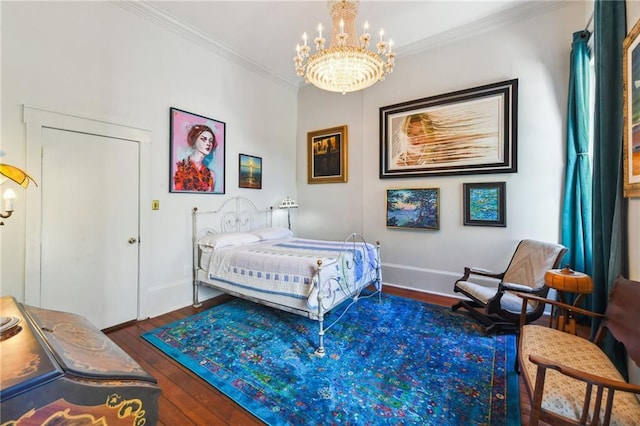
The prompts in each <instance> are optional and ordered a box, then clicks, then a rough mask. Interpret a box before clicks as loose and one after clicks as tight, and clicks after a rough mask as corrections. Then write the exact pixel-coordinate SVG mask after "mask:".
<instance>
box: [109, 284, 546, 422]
mask: <svg viewBox="0 0 640 426" xmlns="http://www.w3.org/2000/svg"><path fill="white" fill-rule="evenodd" d="M384 291H385V293H389V294H395V295H397V296H402V297H407V298H412V299H416V300H421V301H424V302H427V303H432V304H436V305H442V306H451V305H452V304H453V303H455V301H456V299H453V298H449V297H445V296H436V295H430V294H426V293H421V292H415V291H410V290H403V289H398V288H394V287H385V288H384ZM229 298H230V296H220V297H217V298H215V299H212V300H208V301H206V302H204V303H203V306H202V307H201V308H199V309H195V308H192V307H191V306H189V307H185V308H182V309H179V310H177V311H173V312H170V313H168V314H165V315H161V316H159V317H156V318H151V319H148V320H144V321H138V322H135V323H132V324H127V325H126V326H123V327H121V328H117V329H113V330H108V331H107V335H108V336H109V337H110V338H111V339H112V340H113V341H114V342H115V343H117V344H118V345H119V346H121V347H122V348H123V349H124V350H125V351H126V352H127V353H129V355H131V357H133V358H134V359H135V360H136V361H137V362H138V363H139V364H140V365H141V366H142V367H143V368H144V369H145V370H146V371H147V372H148V373H149V374H151V375H152V376H153V377H155V378H156V379H157V380H158V385H159V386H160V388H161V389H162V395H161V396H160V401H159V411H160V413H159V414H160V415H159V419H160V420H159V423H158V424H160V425H167V426H169V425H171V426H175V425H180V426H183V425H199V426H203V425H207V426H209V425H243V426H244V425H259V424H262V422H261V421H260V420H258V419H256V418H255V417H254V416H253V415H251V414H249V413H248V412H247V411H245V410H244V409H242V408H241V407H240V406H239V405H237V404H236V403H235V402H233V401H232V400H230V399H229V398H227V397H226V396H225V395H224V394H222V393H221V392H219V391H218V390H216V389H215V388H214V387H212V386H209V385H208V384H207V383H206V382H204V381H203V380H202V379H200V378H199V377H198V376H196V375H195V374H194V373H192V372H191V371H189V370H187V369H186V368H184V367H182V366H181V365H180V364H178V363H176V362H175V361H173V360H172V359H170V358H168V357H167V356H165V355H164V354H163V353H162V352H160V351H159V350H157V349H156V348H155V347H154V346H152V345H151V344H149V343H147V341H146V340H143V339H142V338H141V337H140V335H141V334H142V333H143V332H145V331H149V330H153V329H154V328H157V327H160V326H163V325H165V324H168V323H170V322H173V321H176V320H179V319H181V318H184V317H187V316H189V315H193V314H194V313H197V312H200V311H202V310H204V309H208V308H210V307H212V306H215V305H217V304H220V303H223V302H225V301H227V300H229ZM520 402H521V411H522V423H521V424H522V425H525V426H527V425H528V424H529V421H528V418H529V412H530V404H529V398H528V396H527V393H526V389H525V388H524V385H523V383H522V379H520ZM541 425H542V426H546V423H541ZM508 426H511V425H508Z"/></svg>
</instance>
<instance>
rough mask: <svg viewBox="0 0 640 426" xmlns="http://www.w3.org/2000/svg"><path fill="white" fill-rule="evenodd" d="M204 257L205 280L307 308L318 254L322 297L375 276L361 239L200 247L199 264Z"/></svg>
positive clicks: (313, 302)
mask: <svg viewBox="0 0 640 426" xmlns="http://www.w3.org/2000/svg"><path fill="white" fill-rule="evenodd" d="M207 257H208V263H207V268H206V271H207V278H208V279H209V280H215V281H222V282H224V283H225V284H227V285H230V286H231V287H232V288H234V289H235V291H237V292H240V293H242V292H243V291H246V290H249V291H251V292H252V293H254V294H255V293H256V292H257V293H259V294H261V295H263V297H264V298H265V299H266V300H269V298H270V297H271V296H275V297H278V298H281V297H286V298H293V299H300V300H304V301H306V305H307V308H309V309H317V306H318V300H317V295H318V286H317V285H316V280H317V277H316V272H317V269H318V268H317V262H318V260H319V259H320V260H322V265H323V266H322V272H321V275H320V279H321V282H322V285H321V286H320V288H322V289H323V290H324V291H323V297H324V298H326V299H327V301H331V300H334V299H339V300H342V299H343V297H340V296H341V294H339V293H344V292H347V293H350V292H354V291H356V290H357V289H359V288H361V287H363V286H366V285H368V284H369V283H371V282H372V281H375V279H376V278H377V267H378V259H377V253H376V249H375V247H374V246H372V245H370V244H368V245H367V246H366V247H365V246H364V244H362V243H358V244H356V245H355V246H354V244H353V243H347V244H345V243H344V242H342V241H339V242H338V241H322V240H309V239H302V238H286V239H280V240H271V241H261V242H259V243H254V244H244V245H237V246H230V247H222V248H217V249H214V250H211V251H207V252H203V258H202V259H201V262H203V263H201V265H202V266H204V265H205V264H204V261H207V259H206V258H207ZM354 257H355V258H356V259H357V260H359V261H358V262H354V261H353V259H354ZM363 260H364V261H363ZM323 306H325V303H323Z"/></svg>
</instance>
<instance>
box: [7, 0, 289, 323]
mask: <svg viewBox="0 0 640 426" xmlns="http://www.w3.org/2000/svg"><path fill="white" fill-rule="evenodd" d="M0 8H1V10H2V12H1V19H2V21H1V23H2V105H1V106H2V111H1V113H2V116H1V117H2V132H1V135H2V149H3V150H4V151H6V152H7V155H6V156H5V157H3V159H2V161H3V162H7V163H10V164H14V165H17V166H20V167H24V166H25V164H26V159H25V155H26V154H25V131H24V124H23V122H22V115H21V108H22V105H23V104H27V105H32V106H38V107H42V108H46V109H49V110H54V111H59V112H65V113H69V114H72V115H80V116H83V117H88V118H94V119H98V120H103V121H107V122H113V123H117V124H122V125H127V126H131V127H136V128H142V129H146V130H149V131H150V132H151V135H152V136H151V149H150V157H151V158H150V171H149V174H150V176H148V177H147V181H148V182H150V186H151V187H150V188H149V192H150V194H151V199H157V200H159V201H160V210H159V211H153V212H151V214H150V215H148V217H150V221H151V223H150V224H145V225H146V227H147V229H150V234H149V235H142V236H141V241H142V244H143V245H144V250H147V255H146V256H145V257H144V258H145V259H150V262H146V263H144V264H141V265H140V267H141V276H142V277H146V278H144V281H143V282H141V301H142V308H143V309H142V315H141V316H142V317H146V316H153V315H157V314H160V313H163V312H166V311H168V310H172V309H175V308H178V307H183V306H186V305H188V304H190V301H191V283H190V277H189V276H185V273H184V268H185V266H187V265H190V262H191V245H190V244H191V241H190V236H191V235H190V232H191V231H190V229H191V228H190V226H191V216H190V211H191V208H192V207H193V206H199V207H200V208H201V209H203V208H204V209H207V208H209V209H213V208H215V207H216V206H218V205H220V204H221V203H222V201H223V200H224V199H227V198H229V197H230V196H236V195H244V196H250V197H251V198H252V199H254V200H255V201H256V203H257V204H258V205H259V206H260V207H266V206H267V205H274V204H276V203H277V202H279V201H280V200H281V199H282V198H283V197H284V196H285V195H294V196H295V190H296V186H295V170H294V169H293V168H291V167H290V165H291V164H294V161H295V151H294V147H295V129H296V120H297V117H296V116H297V110H296V103H297V99H296V93H297V88H295V87H292V86H290V85H288V84H286V83H283V82H279V81H276V80H275V79H274V78H273V77H272V76H268V75H260V74H259V73H257V72H255V71H251V70H248V69H247V68H246V67H243V66H241V65H239V64H236V63H234V62H232V61H230V60H228V59H225V58H221V57H220V56H219V55H217V54H215V53H213V52H212V51H210V50H208V49H207V48H205V47H202V46H199V45H196V44H195V43H193V42H190V41H186V40H185V39H183V38H182V37H180V36H177V35H175V34H173V33H171V32H169V31H167V30H165V29H163V28H161V27H159V26H158V25H156V24H152V23H149V22H147V21H146V20H144V19H142V18H141V17H139V16H137V15H135V14H132V13H130V12H128V11H126V10H124V9H123V8H121V7H119V6H117V5H115V4H113V3H111V2H37V3H36V2H1V3H0ZM170 107H177V108H180V109H183V110H186V111H189V112H193V113H196V114H200V115H204V116H207V117H211V118H215V119H217V120H220V121H224V122H226V124H227V132H226V135H227V136H226V138H227V139H226V147H227V151H226V195H189V194H170V193H169V190H168V182H169V108H170ZM276 124H277V125H276ZM239 153H245V154H251V155H256V156H259V157H262V158H263V166H264V174H263V189H262V190H250V189H239V188H238V183H237V182H238V175H237V173H238V166H237V164H238V154H239ZM74 161H88V159H80V158H73V153H69V167H73V162H74ZM89 161H90V160H89ZM114 173H117V170H114ZM40 183H41V182H40ZM41 184H42V183H41ZM10 185H13V183H12V182H8V183H6V184H5V185H3V189H4V187H5V186H7V187H8V186H10ZM27 190H29V189H27ZM16 193H17V194H18V198H17V200H16V212H15V213H14V215H13V217H11V218H10V219H7V220H5V226H3V227H2V229H1V239H2V248H3V250H2V253H1V254H2V270H1V272H0V277H1V289H0V292H1V294H2V295H13V296H14V297H16V298H17V299H18V300H19V301H23V300H24V284H23V283H24V270H25V261H24V258H25V257H24V249H25V241H24V234H25V213H24V212H25V208H26V206H25V198H26V197H25V194H24V192H23V190H22V189H21V188H17V186H16ZM79 207H80V208H85V207H86V206H79ZM148 208H149V209H151V206H150V205H149V206H148ZM45 214H46V212H45ZM274 216H275V217H274V220H275V223H278V224H285V223H286V216H284V215H283V214H282V212H280V211H278V212H276V214H275V215H274ZM141 250H142V248H141Z"/></svg>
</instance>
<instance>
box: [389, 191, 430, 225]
mask: <svg viewBox="0 0 640 426" xmlns="http://www.w3.org/2000/svg"><path fill="white" fill-rule="evenodd" d="M387 227H388V228H409V229H440V188H420V189H387Z"/></svg>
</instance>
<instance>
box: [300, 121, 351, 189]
mask: <svg viewBox="0 0 640 426" xmlns="http://www.w3.org/2000/svg"><path fill="white" fill-rule="evenodd" d="M348 146H349V145H348V136H347V126H346V125H344V126H337V127H331V128H329V129H322V130H315V131H313V132H308V133H307V183H344V182H347V179H348V174H347V169H348V159H349V157H348Z"/></svg>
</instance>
